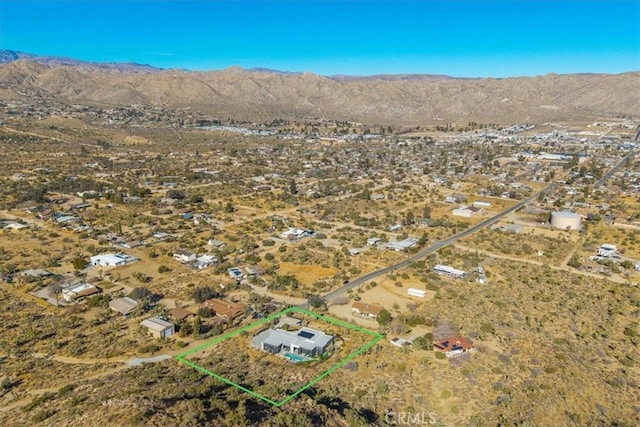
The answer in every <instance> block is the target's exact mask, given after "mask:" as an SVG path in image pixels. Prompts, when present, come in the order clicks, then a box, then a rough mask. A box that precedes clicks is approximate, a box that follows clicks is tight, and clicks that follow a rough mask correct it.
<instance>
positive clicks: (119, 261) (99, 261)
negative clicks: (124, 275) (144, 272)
mask: <svg viewBox="0 0 640 427" xmlns="http://www.w3.org/2000/svg"><path fill="white" fill-rule="evenodd" d="M136 261H138V258H137V257H135V256H133V255H127V254H123V253H118V254H100V255H94V256H92V257H91V261H90V262H91V265H93V266H101V267H118V266H121V265H125V264H131V263H133V262H136Z"/></svg>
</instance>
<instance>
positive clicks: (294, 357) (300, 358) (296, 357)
mask: <svg viewBox="0 0 640 427" xmlns="http://www.w3.org/2000/svg"><path fill="white" fill-rule="evenodd" d="M284 356H285V357H286V358H287V359H289V360H291V361H292V362H304V361H305V360H307V359H306V357H304V356H300V355H299V354H294V353H285V355H284Z"/></svg>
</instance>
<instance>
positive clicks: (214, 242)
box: [207, 239, 226, 248]
mask: <svg viewBox="0 0 640 427" xmlns="http://www.w3.org/2000/svg"><path fill="white" fill-rule="evenodd" d="M207 245H209V246H213V247H214V248H222V247H224V246H225V245H226V243H225V242H223V241H220V240H216V239H209V240H208V241H207Z"/></svg>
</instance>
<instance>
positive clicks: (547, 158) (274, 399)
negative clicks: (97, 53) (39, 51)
mask: <svg viewBox="0 0 640 427" xmlns="http://www.w3.org/2000/svg"><path fill="white" fill-rule="evenodd" d="M639 86H640V73H638V72H637V71H634V72H628V73H619V74H596V73H594V74H563V75H559V74H548V75H544V76H537V77H517V78H504V79H494V78H477V79H475V78H474V79H471V78H454V77H448V76H443V75H409V74H402V75H386V74H381V75H374V76H367V77H358V76H345V75H333V76H320V75H316V74H312V73H285V72H278V71H273V70H267V69H242V68H238V67H234V68H229V69H225V70H221V71H211V72H204V71H203V72H192V71H186V70H175V69H168V70H165V69H159V68H155V67H152V66H142V65H137V64H118V63H94V62H85V61H79V60H72V59H66V58H56V57H45V56H39V55H33V54H24V53H21V52H15V51H6V50H5V51H0V148H1V149H2V152H3V153H4V154H3V156H2V158H1V160H0V323H1V324H2V325H3V326H4V328H3V334H2V335H0V384H1V385H2V387H1V388H0V421H2V422H4V423H5V424H7V425H15V426H27V425H51V426H54V425H55V426H58V425H60V426H61V425H69V426H86V425H98V424H104V425H154V426H155V425H179V426H199V425H216V426H254V425H259V426H297V427H300V426H382V425H408V424H424V425H440V426H453V425H470V426H495V425H499V426H507V425H519V426H529V425H540V426H555V425H558V426H559V425H575V426H582V425H616V426H634V425H638V422H639V420H640V405H639V404H638V402H640V384H639V381H640V371H639V369H640V365H639V363H640V360H639V354H640V353H639V351H638V345H639V337H640V335H639V333H640V329H639V328H640V324H639V316H640V292H639V289H638V287H639V281H640V239H639V237H640V154H639V149H640V128H639V125H638V117H639V116H640V104H639V103H638V102H637V101H638V99H637V93H638V91H637V90H636V89H637V88H638V87H639ZM249 100H250V102H248V101H249ZM287 310H294V311H292V312H289V311H287ZM295 310H297V311H295ZM283 312H284V313H288V315H287V316H289V315H290V316H291V318H288V317H287V316H284V315H282V316H281V315H280V314H279V313H283ZM292 313H293V314H292ZM285 317H286V318H287V319H286V322H284V321H283V323H281V322H280V321H281V320H282V318H285ZM326 319H331V321H327V320H326ZM287 322H289V323H287ZM305 328H310V329H305ZM365 329H366V330H367V331H371V334H368V332H366V333H363V332H362V331H363V330H365ZM273 331H275V332H273ZM271 333H273V335H270V334H271ZM372 337H374V338H372ZM276 338H277V339H276ZM322 339H325V341H322ZM265 343H266V345H265ZM311 344H313V346H312V345H311ZM305 346H306V347H305ZM314 346H315V347H314ZM211 373H213V374H215V375H211ZM256 395H259V396H256Z"/></svg>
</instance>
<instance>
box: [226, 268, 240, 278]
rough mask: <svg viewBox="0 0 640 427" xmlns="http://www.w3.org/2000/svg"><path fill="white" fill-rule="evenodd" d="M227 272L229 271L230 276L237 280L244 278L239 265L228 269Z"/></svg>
mask: <svg viewBox="0 0 640 427" xmlns="http://www.w3.org/2000/svg"><path fill="white" fill-rule="evenodd" d="M227 273H229V277H231V278H232V279H235V280H242V278H243V277H244V274H243V273H242V270H240V269H239V268H238V267H232V268H230V269H228V270H227Z"/></svg>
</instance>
